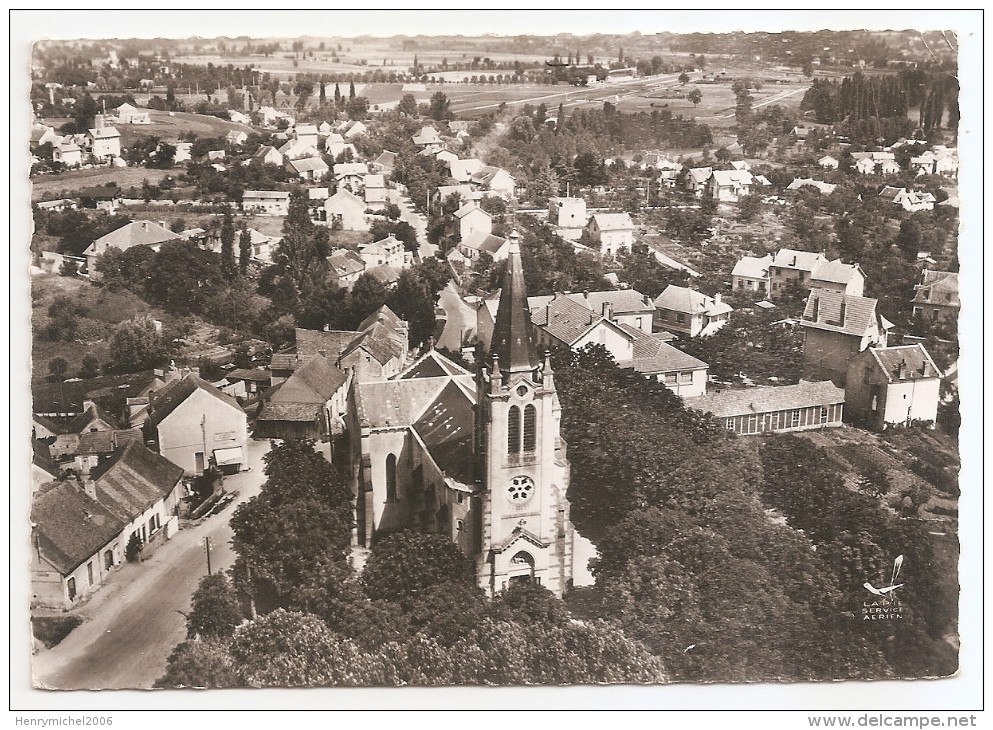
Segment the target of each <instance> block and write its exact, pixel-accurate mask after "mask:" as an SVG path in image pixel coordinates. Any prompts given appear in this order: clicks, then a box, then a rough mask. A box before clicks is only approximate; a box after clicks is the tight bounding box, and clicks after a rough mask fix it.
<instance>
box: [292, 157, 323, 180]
mask: <svg viewBox="0 0 993 730" xmlns="http://www.w3.org/2000/svg"><path fill="white" fill-rule="evenodd" d="M330 169H331V168H330V167H328V163H326V162H325V161H324V160H323V159H322V158H320V157H303V158H300V159H298V160H288V161H287V162H286V170H287V171H288V172H290V173H291V174H293V175H296V176H297V177H298V178H300V179H301V180H304V181H305V182H314V181H317V180H323V179H324V176H325V175H327V174H328V171H329V170H330Z"/></svg>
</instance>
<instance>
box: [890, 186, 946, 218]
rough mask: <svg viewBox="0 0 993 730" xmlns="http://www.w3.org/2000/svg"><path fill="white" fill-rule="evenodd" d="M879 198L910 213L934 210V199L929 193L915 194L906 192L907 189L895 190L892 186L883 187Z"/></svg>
mask: <svg viewBox="0 0 993 730" xmlns="http://www.w3.org/2000/svg"><path fill="white" fill-rule="evenodd" d="M879 197H880V198H883V199H885V200H888V201H890V202H891V203H893V204H894V205H899V206H900V207H901V208H903V209H904V210H906V211H907V212H910V213H916V212H917V211H920V210H934V203H935V197H934V195H932V194H931V193H929V192H926V191H925V192H917V191H914V190H907V188H897V187H894V186H892V185H887V186H885V187H884V188H883V189H882V190H880V191H879Z"/></svg>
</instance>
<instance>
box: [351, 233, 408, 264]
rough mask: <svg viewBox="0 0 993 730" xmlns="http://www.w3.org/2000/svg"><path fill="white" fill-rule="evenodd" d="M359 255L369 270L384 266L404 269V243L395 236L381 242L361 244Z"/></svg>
mask: <svg viewBox="0 0 993 730" xmlns="http://www.w3.org/2000/svg"><path fill="white" fill-rule="evenodd" d="M358 254H359V256H361V257H362V260H363V261H365V265H366V268H367V269H370V268H372V267H374V266H384V265H385V266H392V267H393V268H395V269H402V268H403V266H404V246H403V241H401V240H399V239H398V238H396V237H395V236H387V237H386V238H384V239H382V240H379V241H372V242H370V243H362V244H359V247H358Z"/></svg>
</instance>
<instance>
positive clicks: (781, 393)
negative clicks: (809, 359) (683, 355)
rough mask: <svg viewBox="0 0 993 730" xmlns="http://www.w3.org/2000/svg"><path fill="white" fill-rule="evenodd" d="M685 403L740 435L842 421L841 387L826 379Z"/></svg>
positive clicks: (720, 393) (725, 393)
mask: <svg viewBox="0 0 993 730" xmlns="http://www.w3.org/2000/svg"><path fill="white" fill-rule="evenodd" d="M685 404H686V407H687V408H693V409H695V410H698V411H703V412H704V413H709V414H710V415H712V416H714V417H715V418H717V419H718V420H719V421H720V422H721V423H722V424H723V425H724V427H725V428H727V430H728V431H733V432H734V433H737V434H740V435H742V436H745V435H749V434H762V433H788V432H791V431H809V430H810V429H815V428H830V427H837V426H841V425H843V424H842V416H843V415H844V410H845V391H844V390H842V389H841V388H839V387H837V386H836V385H835V384H834V383H832V382H831V381H830V380H824V381H820V382H807V381H800V382H799V383H797V384H796V385H778V386H759V387H755V388H738V389H727V390H721V391H716V392H713V393H707V394H706V395H701V396H697V397H692V398H686V399H685Z"/></svg>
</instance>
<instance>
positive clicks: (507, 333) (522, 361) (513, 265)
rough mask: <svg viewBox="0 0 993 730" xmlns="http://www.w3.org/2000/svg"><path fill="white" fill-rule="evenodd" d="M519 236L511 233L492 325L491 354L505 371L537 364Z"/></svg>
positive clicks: (515, 370)
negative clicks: (498, 301) (501, 285)
mask: <svg viewBox="0 0 993 730" xmlns="http://www.w3.org/2000/svg"><path fill="white" fill-rule="evenodd" d="M519 241H520V237H519V236H518V234H517V231H514V232H512V233H511V234H510V253H509V255H508V257H507V271H506V273H505V274H504V275H503V289H502V291H501V292H500V303H499V305H498V306H497V316H496V323H495V324H494V326H493V345H492V351H493V354H494V355H496V356H497V358H498V362H499V366H500V369H501V370H502V371H504V372H505V373H520V372H531V371H533V370H535V368H537V367H538V365H539V364H540V362H541V361H540V360H539V358H538V350H537V347H536V346H535V339H534V328H533V326H532V324H531V312H530V310H529V308H528V294H527V289H526V288H525V285H524V267H523V266H522V264H521V247H520V243H519Z"/></svg>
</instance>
